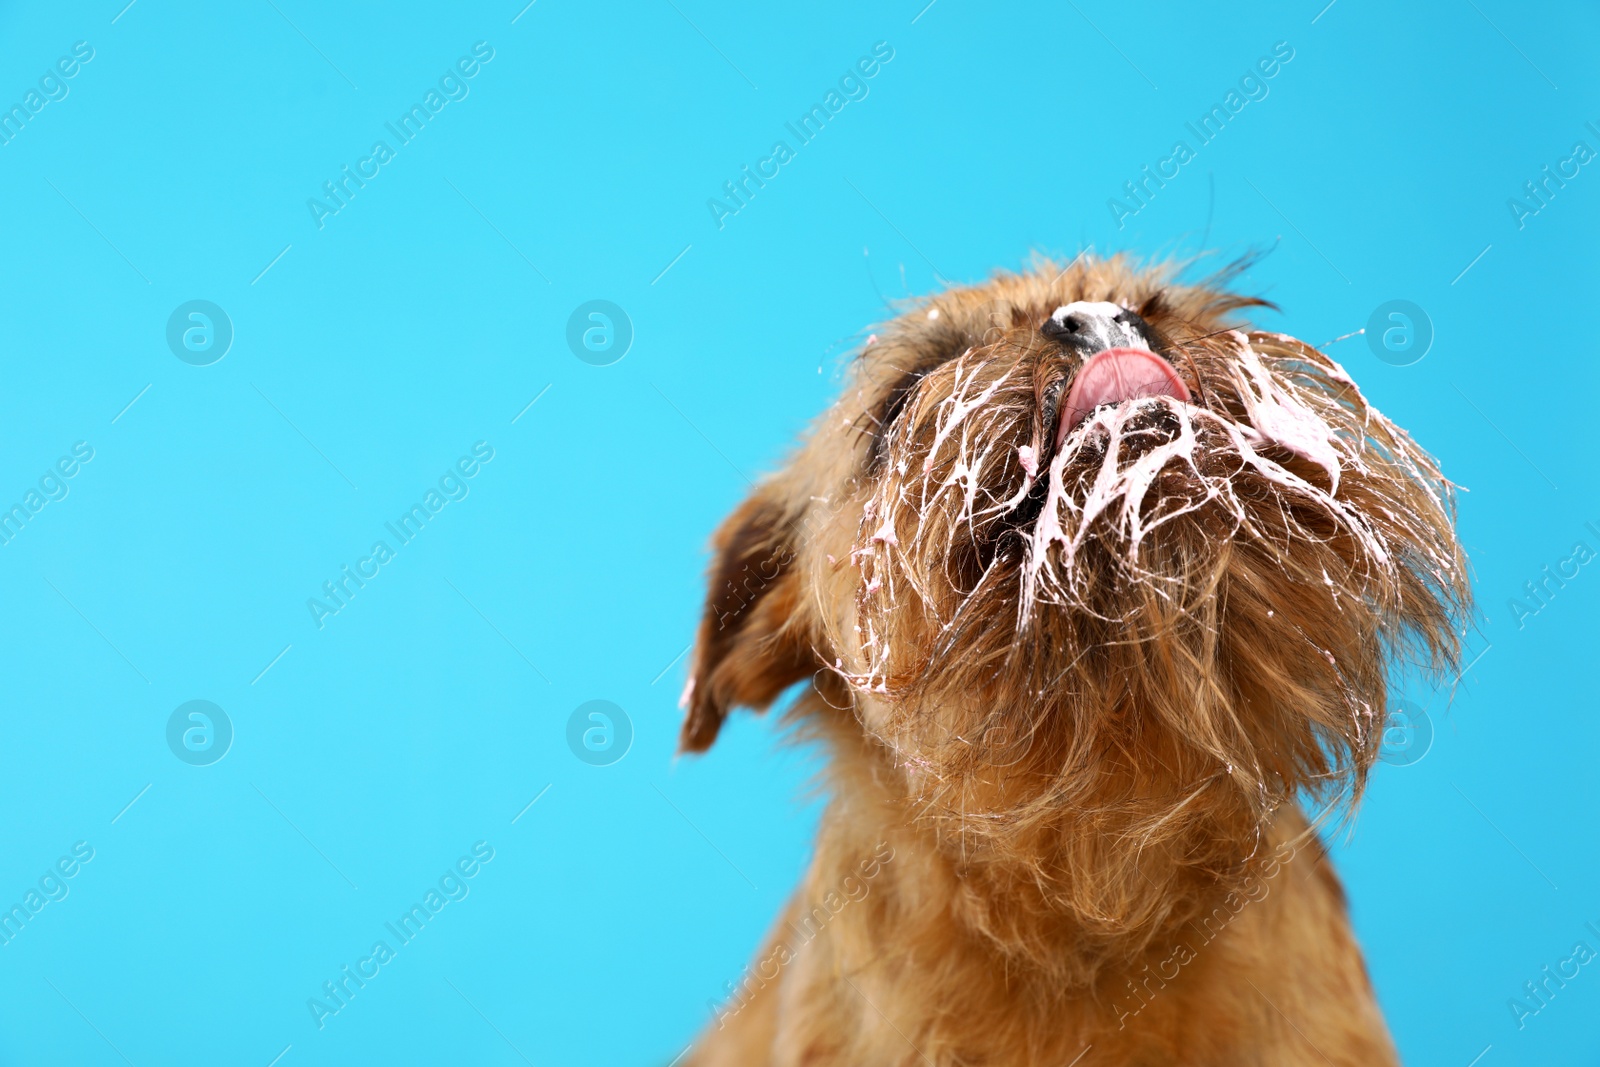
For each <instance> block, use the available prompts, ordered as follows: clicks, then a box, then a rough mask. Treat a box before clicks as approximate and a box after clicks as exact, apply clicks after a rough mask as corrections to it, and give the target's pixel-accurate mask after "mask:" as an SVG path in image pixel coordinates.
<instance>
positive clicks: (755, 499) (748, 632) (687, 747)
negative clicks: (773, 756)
mask: <svg viewBox="0 0 1600 1067" xmlns="http://www.w3.org/2000/svg"><path fill="white" fill-rule="evenodd" d="M777 494H778V489H777V487H776V486H774V485H773V484H772V483H768V484H767V485H764V486H762V487H761V488H760V489H758V490H756V492H755V494H754V495H753V496H751V497H750V498H749V499H748V500H746V501H745V502H744V503H743V504H740V505H739V507H738V508H737V509H736V510H735V511H734V512H733V514H732V515H730V516H728V518H727V519H726V520H724V521H723V523H722V525H721V526H720V527H719V528H718V529H717V532H716V535H715V536H714V537H713V538H712V542H711V547H712V553H713V555H712V560H711V569H710V574H709V581H710V588H709V590H708V591H707V594H706V608H705V614H704V615H703V616H702V617H701V619H700V628H699V631H698V633H697V635H696V637H695V646H694V656H693V657H692V658H691V660H690V663H689V684H688V687H687V688H686V689H685V690H684V693H683V701H682V703H683V707H684V709H685V711H686V713H687V714H686V715H685V716H684V720H683V732H682V734H681V735H680V736H679V740H678V748H679V750H680V751H683V752H704V751H705V750H706V749H707V748H710V747H711V742H713V741H715V740H716V739H717V731H718V730H720V729H721V728H722V720H723V719H724V718H726V717H727V715H728V712H730V711H732V710H733V709H734V708H736V707H747V708H752V709H754V710H756V711H764V710H765V709H766V708H767V706H768V705H769V704H771V703H772V702H773V701H774V700H775V699H777V697H778V694H779V693H781V692H783V690H784V688H785V687H787V686H789V685H791V684H793V683H794V682H797V681H799V680H800V679H802V678H804V677H806V675H807V674H809V673H811V672H812V671H813V670H815V669H816V667H817V658H816V654H815V653H814V652H813V651H812V648H811V642H810V640H809V639H808V638H807V637H806V636H805V630H806V627H805V626H804V625H803V623H802V622H801V619H800V613H801V611H802V608H803V604H802V594H801V582H800V577H799V574H798V571H797V560H796V558H795V552H796V545H795V534H796V531H797V527H798V522H797V520H796V519H795V518H794V517H793V516H791V515H790V514H789V513H788V512H787V511H786V510H785V509H784V508H783V507H782V505H781V504H780V503H779V502H778V499H777Z"/></svg>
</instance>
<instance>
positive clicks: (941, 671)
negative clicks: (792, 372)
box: [683, 258, 1468, 931]
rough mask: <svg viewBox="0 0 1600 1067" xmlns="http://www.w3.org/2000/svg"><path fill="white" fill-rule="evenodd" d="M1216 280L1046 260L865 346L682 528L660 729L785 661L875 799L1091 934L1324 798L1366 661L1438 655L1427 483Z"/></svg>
mask: <svg viewBox="0 0 1600 1067" xmlns="http://www.w3.org/2000/svg"><path fill="white" fill-rule="evenodd" d="M1226 280H1227V279H1226V278H1223V279H1220V280H1219V279H1212V280H1211V281H1210V282H1207V283H1202V284H1198V285H1185V284H1180V283H1178V282H1177V281H1175V280H1174V276H1173V275H1172V273H1171V272H1170V271H1167V270H1163V269H1147V270H1141V269H1138V268H1137V267H1135V266H1134V265H1133V264H1131V263H1129V262H1128V261H1126V260H1123V259H1121V258H1117V259H1112V260H1109V261H1098V262H1091V261H1086V260H1082V259H1080V260H1079V261H1075V262H1074V264H1073V265H1071V266H1069V267H1068V268H1067V269H1066V270H1060V269H1058V268H1056V267H1054V266H1051V265H1044V266H1041V267H1039V268H1037V269H1035V270H1033V271H1031V272H1028V273H1025V274H1021V275H1002V276H999V277H997V278H995V279H994V280H993V281H991V282H990V283H988V284H987V285H982V286H977V287H973V288H965V289H955V290H951V291H949V292H946V293H943V294H941V295H939V296H937V297H934V298H933V299H931V300H929V301H927V302H925V303H923V304H921V305H919V306H917V307H916V308H915V309H914V310H912V311H910V312H908V313H907V314H905V315H903V316H902V317H900V318H898V319H896V320H894V321H893V322H891V323H889V324H888V325H887V326H886V327H884V328H883V329H882V330H881V331H880V333H879V334H878V335H876V336H875V337H873V338H870V339H869V340H868V341H867V343H866V345H865V347H864V348H863V350H862V352H861V355H860V358H859V361H858V363H857V365H856V366H855V368H854V370H853V374H852V377H851V380H850V382H849V384H848V386H847V387H846V389H845V391H844V395H843V396H842V398H841V399H840V400H839V401H838V403H837V404H836V405H835V406H834V407H833V408H832V409H831V410H830V411H828V412H827V413H826V414H825V415H824V416H823V417H822V419H821V420H820V421H819V422H818V423H817V424H816V426H815V427H814V428H813V430H812V432H811V434H810V435H809V437H808V439H807V440H806V442H805V443H804V445H803V446H802V447H801V449H800V450H799V452H798V454H797V455H796V456H795V457H794V459H793V460H792V462H791V463H790V464H789V465H788V466H787V467H786V468H785V469H783V470H782V471H781V472H779V473H778V474H777V475H776V476H774V477H773V478H771V479H770V480H769V481H767V482H765V483H764V484H762V485H761V486H760V487H758V488H757V489H756V490H755V492H754V493H753V494H752V496H751V497H750V498H749V499H748V500H747V501H746V502H745V503H744V504H743V505H742V506H741V507H740V508H739V509H738V510H737V511H735V512H734V514H733V515H732V516H731V517H730V518H729V519H728V520H727V521H726V522H725V523H724V525H723V526H722V528H721V530H720V531H719V533H718V534H717V537H716V540H715V551H716V558H715V561H714V563H713V568H712V574H711V588H710V597H709V600H708V603H707V607H706V613H705V616H704V620H703V622H702V623H701V626H700V631H699V639H698V643H697V646H696V650H695V654H694V658H693V661H692V668H691V677H690V685H689V689H688V691H687V692H686V694H685V696H686V706H687V709H688V716H687V719H686V721H685V724H684V728H683V747H684V748H685V749H689V750H702V749H704V748H706V747H707V746H708V745H710V744H711V742H712V740H713V739H714V738H715V737H716V734H717V731H718V728H719V726H720V725H721V723H722V721H723V718H724V716H725V715H726V714H727V713H728V711H729V710H730V709H732V708H733V707H735V706H738V705H744V706H750V707H755V708H762V707H765V706H766V705H768V704H769V703H770V702H771V701H772V700H773V699H775V698H776V697H777V695H778V694H779V693H780V692H781V691H782V690H783V689H784V688H785V687H787V686H788V685H790V684H792V683H794V682H796V681H800V680H802V679H805V678H807V677H810V678H811V679H812V688H811V690H810V695H809V696H808V697H807V698H805V699H803V700H802V703H801V708H802V710H803V711H804V712H807V713H811V714H813V715H815V716H821V717H823V718H831V719H832V721H833V722H834V724H835V726H836V727H838V729H834V730H833V731H832V732H833V733H834V734H835V736H848V735H854V736H858V737H861V738H864V739H865V740H864V744H863V745H862V747H861V751H863V752H867V753H869V754H870V756H869V758H872V759H876V760H877V761H878V765H879V768H880V770H879V772H878V773H877V774H875V777H876V778H877V779H880V780H887V781H889V782H891V783H892V789H893V790H894V791H895V792H897V793H898V794H899V796H901V797H902V798H903V799H904V800H905V802H906V810H907V815H908V817H910V818H912V819H915V820H920V821H922V822H924V823H926V824H928V825H930V826H932V827H933V828H934V829H935V830H937V831H938V832H939V835H940V840H941V841H945V842H947V843H949V844H950V845H951V847H952V848H958V849H959V850H960V855H961V856H963V857H964V858H965V860H966V861H968V862H970V863H972V864H975V865H978V866H982V865H983V864H984V863H985V862H986V861H989V863H990V866H991V868H993V869H996V870H998V869H1002V868H1008V869H1009V871H1010V873H1009V874H1006V875H1003V877H1008V878H1013V879H1018V876H1019V875H1020V876H1021V878H1020V880H1022V881H1031V882H1034V883H1038V884H1040V885H1045V886H1047V889H1045V890H1042V892H1044V893H1045V895H1047V896H1050V897H1051V898H1052V899H1053V900H1056V901H1057V902H1065V903H1067V904H1069V905H1071V906H1073V907H1075V908H1076V910H1077V911H1078V912H1079V914H1080V917H1082V918H1085V919H1090V920H1094V921H1097V922H1103V923H1104V924H1105V925H1106V928H1107V930H1108V931H1109V930H1113V929H1126V928H1128V927H1129V926H1130V925H1137V924H1139V923H1141V922H1145V921H1147V920H1149V919H1151V918H1152V917H1155V916H1154V915H1153V914H1146V912H1148V911H1149V909H1157V910H1160V909H1162V908H1163V907H1167V906H1168V905H1166V904H1164V903H1163V902H1162V901H1163V899H1164V898H1170V897H1171V896H1172V894H1171V893H1170V892H1165V891H1164V890H1166V889H1170V888H1171V885H1170V882H1169V880H1170V879H1172V878H1180V877H1197V878H1202V879H1204V878H1222V877H1225V876H1226V874H1227V872H1229V871H1236V870H1237V869H1238V868H1239V865H1240V864H1241V863H1243V862H1244V861H1245V860H1246V859H1247V858H1248V856H1249V854H1250V851H1251V849H1252V848H1253V847H1254V843H1255V840H1256V835H1257V833H1258V832H1259V830H1260V828H1261V827H1262V826H1263V825H1264V824H1265V823H1266V821H1267V820H1268V819H1269V817H1270V816H1271V814H1272V812H1273V810H1274V808H1275V807H1277V806H1278V805H1279V804H1281V803H1283V802H1284V801H1285V800H1288V799H1291V798H1293V797H1295V796H1296V795H1304V794H1306V793H1308V792H1310V793H1320V794H1323V795H1325V796H1329V797H1336V796H1339V795H1344V796H1347V797H1353V796H1354V795H1355V794H1356V793H1358V792H1359V790H1360V787H1361V785H1362V783H1363V781H1364V779H1365V774H1366V772H1367V770H1368V768H1369V767H1370V765H1371V763H1372V761H1373V759H1374V757H1375V756H1376V754H1377V751H1378V746H1379V743H1380V739H1381V733H1382V729H1383V720H1384V716H1385V702H1386V697H1385V675H1386V671H1387V669H1388V667H1389V665H1390V663H1391V661H1392V660H1393V659H1394V658H1395V657H1397V656H1410V657H1413V658H1415V659H1417V660H1420V661H1421V662H1423V663H1424V664H1426V665H1428V666H1431V667H1434V668H1441V667H1444V666H1446V665H1447V664H1448V663H1450V662H1452V661H1453V659H1454V657H1455V656H1456V654H1457V652H1458V636H1457V632H1456V630H1455V628H1454V627H1455V625H1456V622H1457V620H1458V618H1459V617H1460V615H1461V613H1462V611H1463V610H1464V609H1465V607H1466V602H1467V597H1468V593H1467V586H1466V581H1465V577H1464V575H1465V566H1464V561H1463V559H1462V557H1461V554H1460V550H1459V548H1458V546H1457V544H1456V541H1455V538H1454V535H1453V532H1452V516H1453V503H1452V497H1451V487H1450V485H1449V483H1447V482H1446V481H1445V480H1444V479H1443V477H1442V476H1441V475H1440V473H1439V471H1438V469H1437V468H1436V467H1435V465H1434V463H1433V461H1432V460H1431V459H1430V458H1429V457H1428V456H1427V455H1426V454H1424V453H1423V452H1422V451H1421V450H1420V449H1419V448H1418V447H1417V446H1416V445H1415V444H1414V443H1413V442H1412V441H1411V439H1410V438H1409V437H1408V436H1407V435H1406V434H1405V433H1404V432H1403V431H1401V430H1400V429H1399V428H1398V427H1396V426H1395V425H1394V424H1393V423H1391V422H1390V421H1389V420H1388V419H1386V418H1385V417H1384V416H1383V415H1381V414H1380V413H1379V412H1378V411H1376V410H1375V409H1373V408H1372V407H1370V406H1369V405H1368V404H1367V403H1366V401H1365V400H1364V399H1363V398H1362V396H1361V393H1360V392H1359V391H1358V390H1357V389H1356V387H1355V385H1354V383H1353V382H1352V381H1351V380H1350V378H1349V377H1347V376H1346V374H1345V373H1344V371H1343V370H1342V369H1341V368H1340V367H1339V365H1338V364H1337V363H1335V362H1334V361H1333V360H1331V359H1329V358H1328V357H1327V356H1325V355H1324V354H1322V353H1321V352H1319V351H1317V350H1316V349H1314V348H1311V347H1309V346H1308V345H1306V344H1304V343H1302V342H1300V341H1297V340H1295V339H1293V338H1291V337H1286V336H1283V335H1280V334H1274V333H1263V332H1253V331H1252V332H1246V331H1244V330H1243V328H1242V327H1240V326H1239V325H1238V324H1236V323H1234V322H1233V321H1231V317H1232V316H1233V315H1235V314H1236V313H1237V312H1239V310H1240V309H1243V308H1246V307H1249V306H1252V305H1260V304H1262V301H1259V300H1255V299H1251V298H1247V297H1242V296H1236V295H1232V294H1230V293H1229V292H1227V291H1226V289H1225V286H1224V284H1223V283H1224V282H1225V281H1226ZM841 731H843V732H841ZM1019 865H1020V869H1019ZM1136 868H1137V870H1138V874H1137V876H1134V874H1133V871H1134V870H1135V869H1136ZM1141 879H1143V881H1144V882H1149V883H1150V885H1151V886H1155V887H1158V888H1157V890H1156V891H1154V892H1152V893H1149V894H1141V893H1139V892H1137V891H1135V888H1134V887H1137V886H1138V885H1140V884H1141V881H1140V880H1141ZM1146 898H1148V899H1146Z"/></svg>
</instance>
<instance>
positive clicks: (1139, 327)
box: [1039, 300, 1150, 356]
mask: <svg viewBox="0 0 1600 1067" xmlns="http://www.w3.org/2000/svg"><path fill="white" fill-rule="evenodd" d="M1039 332H1040V333H1042V334H1044V335H1045V336H1046V337H1048V338H1050V339H1051V340H1053V341H1059V342H1061V343H1062V344H1064V345H1068V346H1070V347H1072V348H1075V349H1077V350H1078V351H1079V352H1081V353H1082V354H1083V355H1086V356H1091V355H1093V354H1094V353H1096V352H1104V351H1105V350H1106V349H1108V348H1144V349H1148V348H1149V347H1150V328H1149V326H1148V325H1147V324H1146V323H1145V321H1144V319H1142V318H1140V317H1139V316H1138V314H1137V313H1135V312H1132V311H1129V310H1128V309H1127V308H1125V307H1123V306H1122V305H1120V304H1112V303H1108V302H1105V301H1090V300H1078V301H1075V302H1073V303H1071V304H1063V305H1062V306H1060V307H1058V308H1056V309H1055V311H1053V312H1051V314H1050V317H1049V318H1048V319H1046V320H1045V321H1044V325H1042V326H1040V327H1039Z"/></svg>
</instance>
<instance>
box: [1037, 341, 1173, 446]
mask: <svg viewBox="0 0 1600 1067" xmlns="http://www.w3.org/2000/svg"><path fill="white" fill-rule="evenodd" d="M1142 396H1170V397H1173V398H1175V399H1177V400H1184V401H1187V400H1188V399H1189V387H1188V386H1186V385H1184V384H1183V379H1182V378H1180V377H1178V372H1177V371H1175V370H1173V369H1172V364H1170V363H1168V362H1167V361H1166V360H1164V359H1162V358H1161V357H1160V356H1158V355H1156V354H1155V353H1154V352H1145V351H1142V350H1140V349H1137V348H1108V349H1106V350H1105V351H1104V352H1097V353H1095V355H1093V356H1092V357H1090V359H1089V362H1087V363H1085V364H1084V365H1083V367H1082V369H1081V370H1079V371H1078V374H1077V376H1076V377H1074V378H1073V379H1072V389H1071V390H1070V391H1068V393H1067V399H1066V402H1065V403H1064V404H1063V405H1062V407H1061V430H1060V432H1059V433H1058V434H1057V436H1056V444H1057V445H1058V446H1059V445H1060V444H1061V442H1062V441H1065V440H1066V439H1067V434H1069V433H1071V432H1072V431H1073V430H1074V429H1076V428H1077V426H1078V424H1079V423H1080V422H1082V421H1083V420H1084V419H1086V418H1088V417H1089V413H1090V412H1091V411H1093V410H1094V409H1095V408H1097V407H1100V406H1101V405H1102V404H1118V403H1121V402H1122V401H1124V400H1133V399H1136V398H1138V397H1142Z"/></svg>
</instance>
